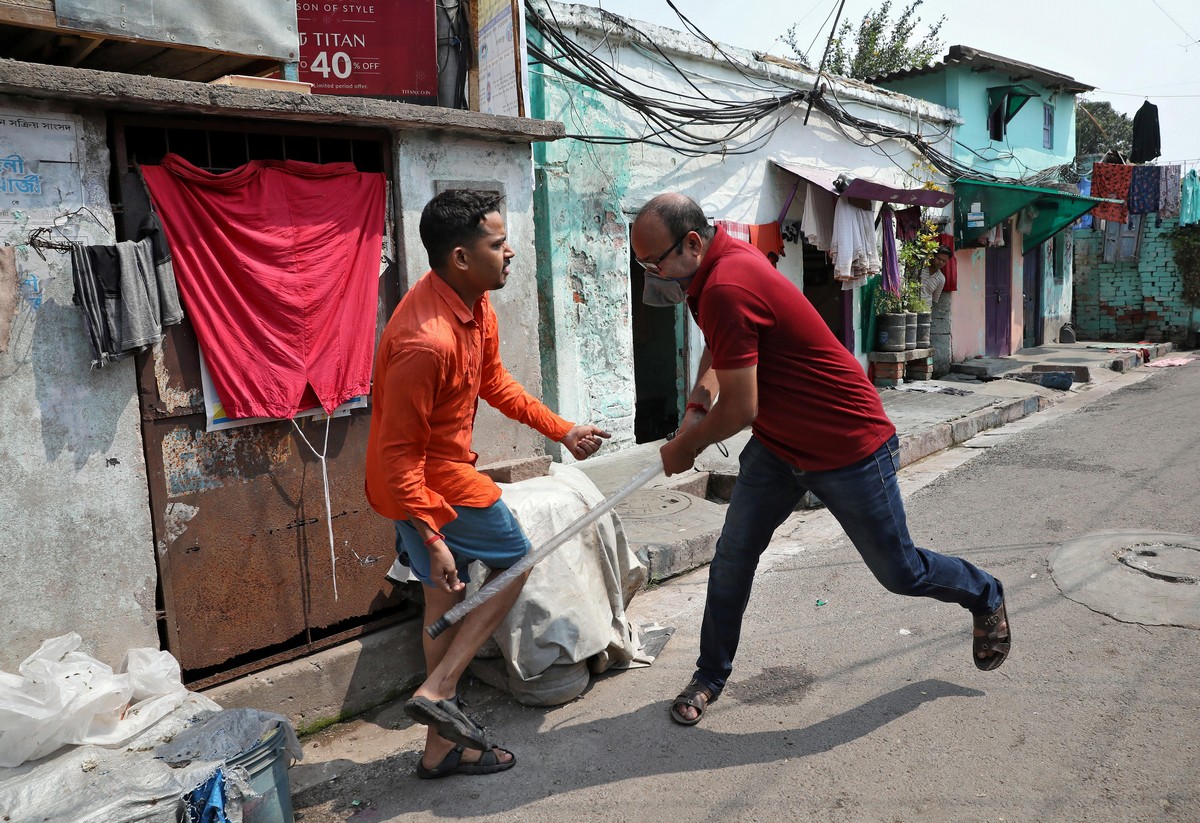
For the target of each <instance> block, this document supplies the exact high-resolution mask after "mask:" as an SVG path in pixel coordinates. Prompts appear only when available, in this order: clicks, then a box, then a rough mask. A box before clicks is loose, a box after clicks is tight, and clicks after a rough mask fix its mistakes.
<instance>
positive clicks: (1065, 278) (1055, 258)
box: [1042, 229, 1075, 343]
mask: <svg viewBox="0 0 1200 823" xmlns="http://www.w3.org/2000/svg"><path fill="white" fill-rule="evenodd" d="M1042 252H1043V254H1044V255H1045V258H1044V259H1043V262H1042V270H1043V271H1044V272H1045V277H1044V279H1043V280H1042V307H1043V308H1042V341H1043V342H1044V343H1056V342H1058V334H1059V332H1060V331H1061V330H1062V327H1063V324H1064V323H1069V322H1070V320H1071V306H1072V301H1073V299H1074V282H1073V280H1072V277H1073V275H1074V270H1075V264H1074V257H1075V237H1074V235H1073V234H1072V232H1071V230H1070V229H1067V230H1066V231H1061V232H1059V233H1058V234H1056V235H1055V236H1054V237H1053V238H1052V239H1051V240H1050V241H1049V242H1046V243H1044V244H1043V245H1042Z"/></svg>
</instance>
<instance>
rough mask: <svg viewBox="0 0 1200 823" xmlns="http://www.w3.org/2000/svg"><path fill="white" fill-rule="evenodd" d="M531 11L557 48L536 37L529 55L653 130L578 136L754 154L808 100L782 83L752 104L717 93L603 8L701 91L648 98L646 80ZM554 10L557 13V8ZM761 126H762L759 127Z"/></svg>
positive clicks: (688, 151)
mask: <svg viewBox="0 0 1200 823" xmlns="http://www.w3.org/2000/svg"><path fill="white" fill-rule="evenodd" d="M525 10H526V15H527V18H526V20H527V23H528V24H529V26H530V27H531V28H532V29H533V30H534V31H536V32H537V33H538V34H540V35H541V36H542V37H543V38H544V40H545V42H546V44H547V45H548V46H550V47H552V48H553V49H554V50H555V51H556V52H557V54H551V53H550V52H549V51H548V50H547V49H545V48H542V47H541V46H539V45H538V44H537V43H535V42H532V41H531V42H530V43H529V44H528V48H529V53H530V55H531V57H533V58H534V59H535V60H536V62H537V63H539V64H541V65H544V66H547V67H549V68H552V69H553V70H554V71H556V72H557V73H559V74H560V75H562V76H563V77H566V78H567V79H569V80H573V81H574V82H576V83H579V84H580V85H583V86H587V87H588V88H591V89H595V90H596V91H598V92H600V93H601V94H604V95H606V96H608V97H610V98H612V99H614V100H616V101H617V102H619V103H621V104H622V105H624V106H625V107H626V108H628V109H630V110H631V111H633V112H634V113H635V114H637V115H638V116H639V117H640V118H641V119H642V120H643V121H644V122H645V123H646V125H647V127H648V129H649V131H648V132H647V133H646V134H644V135H641V136H638V137H624V136H619V135H589V134H569V135H567V136H568V137H571V138H574V139H576V140H580V141H583V142H587V143H598V144H614V145H615V144H631V143H646V144H649V145H654V146H659V147H662V148H666V149H671V150H672V151H676V152H678V153H680V154H683V155H686V156H690V157H699V156H704V155H708V154H716V153H719V154H725V155H732V154H749V153H752V152H754V151H757V150H758V149H759V148H760V147H761V146H762V145H764V144H765V143H766V142H767V141H769V140H770V138H771V136H772V135H773V134H774V132H775V130H776V129H777V128H778V127H779V124H780V123H781V122H783V120H784V119H786V118H788V117H791V116H792V112H791V111H790V110H789V108H788V107H789V105H790V104H791V103H794V102H799V101H803V100H805V99H807V96H808V92H806V91H796V90H790V89H785V87H782V86H780V87H779V91H780V92H782V93H781V94H775V95H772V96H770V97H764V98H760V99H757V100H751V101H748V102H745V101H739V100H731V99H718V98H714V97H711V96H709V95H708V94H706V93H705V92H704V91H702V90H701V89H700V88H699V87H698V86H697V85H696V84H695V83H693V82H692V81H691V79H690V78H688V76H687V75H686V74H685V73H684V72H683V70H682V69H680V68H679V66H677V65H676V64H675V63H674V62H673V61H672V60H671V59H670V58H669V57H667V55H666V54H664V53H663V51H662V50H661V49H660V48H658V46H657V45H654V41H653V40H651V38H649V37H647V36H646V35H645V34H644V33H642V32H641V31H640V30H639V29H637V28H636V27H635V26H633V25H631V24H630V23H628V22H627V21H625V20H622V19H621V18H619V17H616V16H615V15H609V14H608V13H607V12H604V11H603V10H601V14H602V15H605V16H606V17H608V18H609V20H610V22H612V23H614V24H615V25H618V26H621V27H623V28H626V29H628V30H630V31H633V32H635V33H636V34H638V35H640V36H641V37H642V38H643V39H644V40H645V41H646V42H648V43H650V44H651V46H652V47H653V48H654V50H655V51H656V52H657V55H658V57H660V58H661V59H662V60H664V61H666V63H667V64H669V65H670V67H671V68H672V69H674V70H675V71H676V72H677V73H678V74H679V76H680V77H682V78H683V79H684V81H685V82H686V83H687V85H688V86H689V87H691V89H692V90H693V91H694V92H695V94H689V93H684V94H678V95H676V99H666V98H655V97H647V96H645V95H643V94H640V93H638V92H637V91H635V90H634V89H633V88H631V84H636V85H638V86H642V87H643V88H644V87H645V86H644V84H642V83H641V82H640V81H638V80H635V79H633V78H631V77H629V76H628V75H626V74H623V73H622V72H620V71H618V70H617V69H616V68H615V67H613V66H610V65H609V64H607V63H605V62H604V61H603V60H600V59H599V58H597V57H596V56H595V55H594V54H592V53H591V52H588V51H587V50H586V49H584V48H583V47H582V46H580V45H579V44H578V43H576V42H575V41H574V40H572V39H571V38H570V37H568V36H567V35H566V34H564V33H563V32H562V30H561V29H560V28H559V26H558V25H557V21H554V22H551V21H550V20H548V19H546V18H545V17H543V16H542V15H541V13H539V12H538V10H537V9H536V8H535V7H534V6H533V5H532V4H531V3H528V2H527V3H526V6H525ZM549 11H550V14H551V16H553V14H554V12H553V9H550V10H549ZM726 59H728V57H727V58H726ZM746 76H747V77H749V76H748V75H746ZM751 79H752V78H751ZM760 126H761V128H758V127H760ZM709 127H713V128H709ZM714 132H715V133H714Z"/></svg>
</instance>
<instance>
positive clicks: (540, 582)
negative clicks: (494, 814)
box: [472, 464, 650, 705]
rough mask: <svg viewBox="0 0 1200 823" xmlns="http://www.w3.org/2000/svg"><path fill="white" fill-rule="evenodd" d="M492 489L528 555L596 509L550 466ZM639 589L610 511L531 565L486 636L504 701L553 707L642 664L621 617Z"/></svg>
mask: <svg viewBox="0 0 1200 823" xmlns="http://www.w3.org/2000/svg"><path fill="white" fill-rule="evenodd" d="M501 490H502V493H503V499H504V502H505V504H506V505H507V506H508V507H509V509H511V510H512V512H513V515H514V516H515V517H516V518H517V522H519V523H520V524H521V527H522V528H523V529H524V530H525V534H526V535H527V536H528V537H529V540H530V542H531V543H532V544H533V546H534V548H535V549H536V548H537V547H538V546H540V545H542V544H543V543H545V542H546V541H548V540H549V539H550V538H552V537H554V536H555V535H556V534H558V533H559V532H561V531H563V530H564V529H565V528H566V527H567V526H569V525H570V524H571V523H572V522H574V521H575V520H576V519H577V518H579V517H580V516H581V515H583V514H585V513H586V512H587V511H588V510H590V509H591V508H593V507H594V506H595V505H597V504H598V503H601V502H603V501H604V495H603V494H602V493H601V492H600V490H599V489H597V488H596V485H595V484H594V483H593V482H592V481H591V480H590V479H589V478H588V477H587V475H585V474H584V473H583V472H582V471H580V470H579V469H576V468H573V467H571V466H563V465H560V464H553V465H552V466H551V467H550V475H549V476H546V477H535V478H532V479H530V480H523V481H521V482H519V483H512V484H501ZM472 579H473V580H474V581H480V580H481V579H482V576H481V575H477V574H474V573H473V574H472ZM645 581H646V568H645V566H643V565H642V564H641V562H640V561H639V560H638V558H637V555H636V554H635V553H634V552H633V550H632V549H631V548H630V546H629V543H628V541H627V540H626V539H625V530H624V528H623V527H622V526H621V520H620V518H619V517H617V515H616V513H615V512H613V513H611V514H609V515H608V516H607V517H603V518H601V519H600V520H599V521H598V522H597V523H596V524H595V525H594V526H593V527H591V528H588V529H584V530H583V531H582V532H581V533H580V534H579V535H577V536H576V537H574V538H572V539H571V540H569V541H568V542H566V543H564V544H563V545H562V546H561V547H559V548H558V550H556V551H555V552H554V553H553V554H551V555H550V556H549V557H547V558H546V559H544V560H542V561H541V562H540V563H538V564H537V565H535V566H534V567H533V569H532V570H531V572H530V575H529V580H528V582H527V583H526V584H525V587H524V589H523V590H522V591H521V596H520V597H519V598H518V600H517V602H516V604H515V605H514V606H513V608H512V610H511V611H510V612H509V613H508V615H507V617H505V619H504V621H503V622H502V623H501V624H500V627H499V629H497V631H496V633H495V635H494V636H493V637H494V639H495V640H496V642H497V644H498V645H499V646H500V650H501V652H502V653H503V656H504V659H505V662H506V664H507V668H508V672H509V686H510V687H511V688H512V691H513V694H514V696H515V697H516V698H517V699H518V700H520V701H521V702H523V703H529V704H533V705H553V704H556V703H563V702H566V701H567V700H571V699H573V698H575V697H577V696H578V695H579V693H580V692H582V691H583V689H584V688H585V687H586V686H587V682H588V679H589V675H588V673H589V671H590V672H591V673H595V674H598V673H600V672H604V671H607V670H608V669H610V668H614V667H616V668H620V667H629V666H638V665H649V662H650V659H649V658H647V657H646V656H645V655H643V654H642V643H641V639H640V637H639V636H638V631H637V627H636V626H634V625H633V624H632V623H630V622H629V620H628V619H627V618H626V616H625V605H626V604H627V603H628V602H629V601H630V599H631V598H632V597H633V595H634V593H635V592H637V591H638V590H639V589H640V588H641V587H642V585H643V584H644V583H645Z"/></svg>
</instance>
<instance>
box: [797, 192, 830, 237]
mask: <svg viewBox="0 0 1200 823" xmlns="http://www.w3.org/2000/svg"><path fill="white" fill-rule="evenodd" d="M836 203H837V195H835V194H834V193H833V192H830V191H826V190H825V189H823V188H821V187H820V186H817V185H814V184H812V183H809V184H808V187H807V190H806V191H805V194H804V214H803V216H802V217H801V218H800V229H801V231H803V232H804V239H805V240H807V241H808V242H809V244H811V245H813V246H816V247H817V248H818V249H819V250H821V251H829V247H830V246H831V245H832V244H833V212H834V205H835V204H836Z"/></svg>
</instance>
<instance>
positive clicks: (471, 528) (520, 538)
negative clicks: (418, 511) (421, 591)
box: [395, 500, 530, 586]
mask: <svg viewBox="0 0 1200 823" xmlns="http://www.w3.org/2000/svg"><path fill="white" fill-rule="evenodd" d="M454 511H455V512H457V513H458V517H456V518H454V519H453V520H451V521H450V522H449V523H447V524H446V525H445V526H442V534H443V535H445V537H446V545H447V546H449V547H450V552H451V553H452V554H453V555H454V559H455V561H456V563H457V565H458V579H459V580H461V581H462V582H464V583H470V582H471V577H470V574H469V573H468V572H467V567H468V566H469V565H470V564H471V561H473V560H478V561H480V562H482V563H483V565H485V566H487V567H488V568H489V569H507V568H508V567H509V566H511V565H512V564H514V563H516V562H517V561H518V560H520V559H521V558H522V557H524V556H525V555H526V554H528V553H529V549H530V544H529V538H528V537H526V536H525V532H523V531H521V526H520V524H519V523H517V519H516V518H515V517H513V515H512V512H511V511H509V510H508V506H506V505H504V501H503V500H497V501H496V502H495V503H493V504H492V505H490V506H488V507H486V508H482V509H481V508H476V507H473V506H455V507H454ZM395 523H396V552H397V553H398V554H399V555H400V562H401V563H403V564H404V565H406V566H408V567H409V568H410V569H412V571H413V574H415V575H416V576H417V579H418V580H420V581H421V582H422V583H423V584H425V585H426V586H432V585H433V581H432V580H431V579H430V577H429V549H428V548H427V547H426V546H425V541H423V540H422V539H421V535H420V533H419V532H418V531H417V529H416V527H415V526H413V524H412V523H410V522H409V521H407V520H397V521H395Z"/></svg>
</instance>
